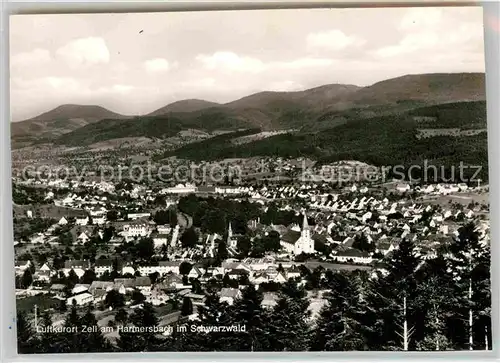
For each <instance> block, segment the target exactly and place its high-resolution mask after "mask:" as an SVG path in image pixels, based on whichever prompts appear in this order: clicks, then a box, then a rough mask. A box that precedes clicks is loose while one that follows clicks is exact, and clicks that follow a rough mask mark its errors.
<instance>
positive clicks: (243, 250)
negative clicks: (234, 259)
mask: <svg viewBox="0 0 500 363" xmlns="http://www.w3.org/2000/svg"><path fill="white" fill-rule="evenodd" d="M237 247H238V251H239V253H240V255H241V257H242V258H245V257H248V255H249V254H250V251H251V250H252V241H251V240H250V237H248V236H243V237H242V238H240V239H239V240H238V245H237Z"/></svg>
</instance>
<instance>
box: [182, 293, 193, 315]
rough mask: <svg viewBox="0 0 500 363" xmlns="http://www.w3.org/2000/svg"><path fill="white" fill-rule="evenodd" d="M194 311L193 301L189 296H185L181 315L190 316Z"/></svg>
mask: <svg viewBox="0 0 500 363" xmlns="http://www.w3.org/2000/svg"><path fill="white" fill-rule="evenodd" d="M192 313H193V302H192V301H191V299H190V298H189V297H187V296H186V297H184V299H183V300H182V307H181V315H182V316H189V315H191V314H192Z"/></svg>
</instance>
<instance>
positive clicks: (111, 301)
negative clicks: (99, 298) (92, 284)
mask: <svg viewBox="0 0 500 363" xmlns="http://www.w3.org/2000/svg"><path fill="white" fill-rule="evenodd" d="M104 305H105V306H106V307H111V308H113V309H116V308H120V307H122V306H124V305H125V296H123V295H122V294H120V293H119V292H118V291H116V290H110V291H109V292H108V293H107V294H106V297H105V298H104Z"/></svg>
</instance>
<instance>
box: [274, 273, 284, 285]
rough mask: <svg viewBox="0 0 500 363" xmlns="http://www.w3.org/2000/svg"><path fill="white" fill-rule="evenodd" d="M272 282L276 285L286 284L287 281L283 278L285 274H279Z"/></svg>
mask: <svg viewBox="0 0 500 363" xmlns="http://www.w3.org/2000/svg"><path fill="white" fill-rule="evenodd" d="M274 282H276V283H277V284H282V283H285V282H287V279H286V277H285V274H284V273H282V272H279V273H278V274H277V275H276V277H275V278H274Z"/></svg>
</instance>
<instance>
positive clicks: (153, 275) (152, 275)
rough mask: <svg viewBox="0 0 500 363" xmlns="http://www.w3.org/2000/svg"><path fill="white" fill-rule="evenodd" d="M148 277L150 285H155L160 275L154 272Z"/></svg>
mask: <svg viewBox="0 0 500 363" xmlns="http://www.w3.org/2000/svg"><path fill="white" fill-rule="evenodd" d="M148 276H149V279H150V280H151V283H152V284H156V281H158V278H159V277H160V274H159V272H158V271H155V272H153V273H150V274H149V275H148Z"/></svg>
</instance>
